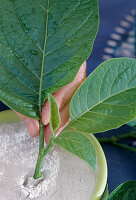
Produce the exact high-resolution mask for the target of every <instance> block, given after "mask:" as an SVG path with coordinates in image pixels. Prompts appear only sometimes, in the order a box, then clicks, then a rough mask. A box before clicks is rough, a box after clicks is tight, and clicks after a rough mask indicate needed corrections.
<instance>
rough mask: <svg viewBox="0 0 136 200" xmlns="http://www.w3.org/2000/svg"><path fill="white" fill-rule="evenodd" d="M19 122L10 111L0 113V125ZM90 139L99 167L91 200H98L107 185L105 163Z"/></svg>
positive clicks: (102, 155)
mask: <svg viewBox="0 0 136 200" xmlns="http://www.w3.org/2000/svg"><path fill="white" fill-rule="evenodd" d="M18 121H20V119H19V117H18V116H17V115H16V114H15V112H13V111H12V110H8V111H2V112H0V124H5V123H13V122H18ZM89 137H90V138H91V140H92V142H93V144H94V146H95V148H96V154H97V163H98V166H99V169H98V172H97V174H96V187H95V191H94V194H93V196H92V197H91V200H100V198H101V196H102V194H103V192H104V190H105V187H106V183H107V163H106V159H105V155H104V152H103V150H102V148H101V145H100V144H99V142H98V140H97V139H96V138H95V136H94V135H89Z"/></svg>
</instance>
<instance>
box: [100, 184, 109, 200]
mask: <svg viewBox="0 0 136 200" xmlns="http://www.w3.org/2000/svg"><path fill="white" fill-rule="evenodd" d="M108 196H109V190H108V185H107V186H106V189H105V191H104V193H103V195H102V197H101V199H100V200H108Z"/></svg>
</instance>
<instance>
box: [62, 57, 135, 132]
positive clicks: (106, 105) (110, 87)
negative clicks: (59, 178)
mask: <svg viewBox="0 0 136 200" xmlns="http://www.w3.org/2000/svg"><path fill="white" fill-rule="evenodd" d="M135 117H136V60H135V59H129V58H117V59H111V60H108V61H105V62H103V63H102V64H101V65H100V66H99V67H98V68H97V69H96V70H95V71H94V72H93V73H92V74H91V75H90V76H89V77H88V78H87V80H86V81H85V82H84V83H83V84H82V85H81V87H80V88H79V89H78V90H77V92H76V94H75V95H74V97H73V98H72V101H71V103H70V124H69V125H68V127H66V128H65V130H64V131H66V129H67V128H71V129H72V130H74V131H81V132H83V133H98V132H103V131H106V130H109V129H114V128H118V127H120V126H121V125H123V124H125V123H126V122H128V121H130V120H132V119H134V118H135Z"/></svg>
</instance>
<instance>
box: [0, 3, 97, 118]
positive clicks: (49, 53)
mask: <svg viewBox="0 0 136 200" xmlns="http://www.w3.org/2000/svg"><path fill="white" fill-rule="evenodd" d="M97 30H98V1H97V0H84V1H82V0H69V1H64V0H56V1H53V0H33V1H32V0H23V1H22V0H1V2H0V99H1V100H2V101H3V102H4V103H5V104H7V105H8V106H9V107H11V108H12V109H14V110H16V111H18V112H20V113H22V114H24V115H26V116H29V117H32V118H40V115H41V106H42V105H43V103H44V101H45V99H46V98H47V93H48V92H49V93H53V92H54V91H56V90H58V89H59V88H60V87H62V86H64V85H66V84H68V83H69V82H71V81H72V80H73V79H74V77H75V75H76V73H77V71H78V69H79V68H80V66H81V64H82V63H83V62H84V61H85V60H86V59H87V57H88V56H89V55H90V52H91V50H92V47H93V42H94V39H95V36H96V33H97Z"/></svg>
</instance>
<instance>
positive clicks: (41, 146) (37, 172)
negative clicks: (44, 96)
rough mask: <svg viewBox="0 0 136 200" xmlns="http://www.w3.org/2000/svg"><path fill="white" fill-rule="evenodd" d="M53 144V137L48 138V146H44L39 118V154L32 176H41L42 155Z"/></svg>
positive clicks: (42, 129)
mask: <svg viewBox="0 0 136 200" xmlns="http://www.w3.org/2000/svg"><path fill="white" fill-rule="evenodd" d="M53 146H54V138H52V139H51V140H50V143H49V145H48V146H46V147H44V128H43V124H42V121H41V120H40V130H39V155H38V160H37V164H36V168H35V173H34V176H33V178H34V179H38V178H42V176H43V175H42V172H41V169H42V164H43V160H44V157H45V156H46V155H47V153H48V152H49V151H50V150H51V149H52V147H53Z"/></svg>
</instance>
